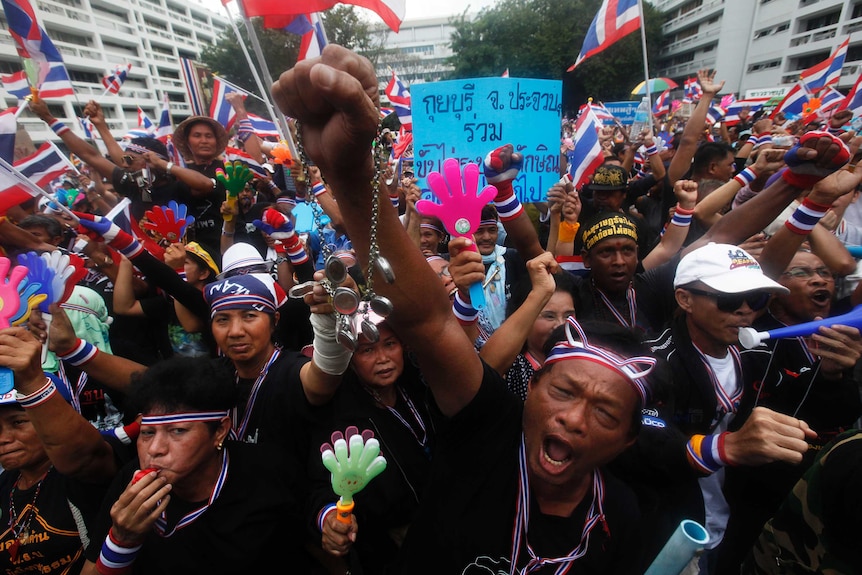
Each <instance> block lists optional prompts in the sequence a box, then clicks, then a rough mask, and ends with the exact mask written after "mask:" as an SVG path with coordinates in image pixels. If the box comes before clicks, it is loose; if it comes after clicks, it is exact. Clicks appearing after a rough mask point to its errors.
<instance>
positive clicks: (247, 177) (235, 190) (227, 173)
mask: <svg viewBox="0 0 862 575" xmlns="http://www.w3.org/2000/svg"><path fill="white" fill-rule="evenodd" d="M253 177H254V175H253V174H252V173H251V170H249V169H248V166H247V165H245V163H244V162H240V161H234V162H225V163H224V170H222V169H221V168H219V169H218V170H216V179H217V180H218V181H220V182H221V183H222V185H223V186H224V188H225V190H227V204H228V205H229V206H230V209H231V212H233V211H235V210H236V202H237V197H238V196H239V193H240V192H241V191H242V190H243V188H245V185H246V184H247V183H248V182H250V181H251V179H252V178H253ZM222 219H224V220H225V221H227V222H229V221H231V220H232V219H233V213H230V214H223V215H222Z"/></svg>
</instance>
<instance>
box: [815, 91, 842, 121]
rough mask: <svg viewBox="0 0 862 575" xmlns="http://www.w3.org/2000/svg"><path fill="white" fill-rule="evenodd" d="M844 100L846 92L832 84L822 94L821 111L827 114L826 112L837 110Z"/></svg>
mask: <svg viewBox="0 0 862 575" xmlns="http://www.w3.org/2000/svg"><path fill="white" fill-rule="evenodd" d="M843 101H844V94H842V93H841V92H839V91H838V90H836V89H835V88H833V87H831V86H830V87H828V88H826V90H824V92H823V95H822V96H820V112H821V113H823V114H825V113H826V112H830V111H832V110H835V109H836V108H837V107H838V106H840V105H841V102H843Z"/></svg>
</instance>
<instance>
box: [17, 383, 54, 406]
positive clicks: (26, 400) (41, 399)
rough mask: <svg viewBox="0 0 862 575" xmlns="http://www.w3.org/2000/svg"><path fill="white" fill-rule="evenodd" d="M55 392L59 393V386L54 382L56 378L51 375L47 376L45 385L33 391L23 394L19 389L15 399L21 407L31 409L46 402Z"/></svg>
mask: <svg viewBox="0 0 862 575" xmlns="http://www.w3.org/2000/svg"><path fill="white" fill-rule="evenodd" d="M55 393H57V386H56V385H55V384H54V380H53V379H51V378H50V377H46V378H45V385H43V386H42V387H40V388H39V389H37V390H36V391H34V392H33V393H28V394H23V393H21V392H19V391H15V400H16V401H17V402H18V405H20V406H21V407H23V408H25V409H30V408H33V407H36V406H37V405H41V404H43V403H45V402H46V401H48V400H49V399H50V398H51V396H52V395H54V394H55Z"/></svg>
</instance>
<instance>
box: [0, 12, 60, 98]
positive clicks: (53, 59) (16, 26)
mask: <svg viewBox="0 0 862 575" xmlns="http://www.w3.org/2000/svg"><path fill="white" fill-rule="evenodd" d="M2 4H3V11H4V12H5V14H6V21H7V23H8V25H9V34H10V35H11V36H12V39H13V40H14V41H15V48H16V49H17V51H18V55H19V56H20V57H22V58H29V59H31V60H32V61H33V64H35V66H36V69H37V70H38V78H37V81H36V87H37V88H39V89H41V88H42V84H43V83H45V81H46V79H48V76H49V74H51V72H52V69H53V76H52V78H51V79H50V81H51V82H52V85H51V86H48V87H47V89H48V91H50V92H51V93H52V96H46V97H58V96H56V95H55V93H56V92H57V91H58V90H60V87H61V83H64V85H63V87H64V89H65V90H68V92H67V93H68V94H73V93H74V90H73V89H72V82H71V81H70V80H69V74H68V72H66V68H65V67H64V66H63V57H62V56H60V52H59V51H58V50H57V48H56V47H55V46H54V43H53V42H52V41H51V38H49V37H48V34H47V33H46V32H45V30H43V29H42V27H41V26H40V25H39V20H38V18H36V12H35V11H34V10H33V6H31V5H30V2H29V0H2ZM52 65H55V66H52ZM40 96H41V94H40Z"/></svg>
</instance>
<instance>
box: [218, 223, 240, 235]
mask: <svg viewBox="0 0 862 575" xmlns="http://www.w3.org/2000/svg"><path fill="white" fill-rule="evenodd" d="M235 233H236V232H235V231H234V232H229V231H227V230H226V229H225V227H224V225H222V227H221V235H223V236H227V237H233V235H234V234H235Z"/></svg>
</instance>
